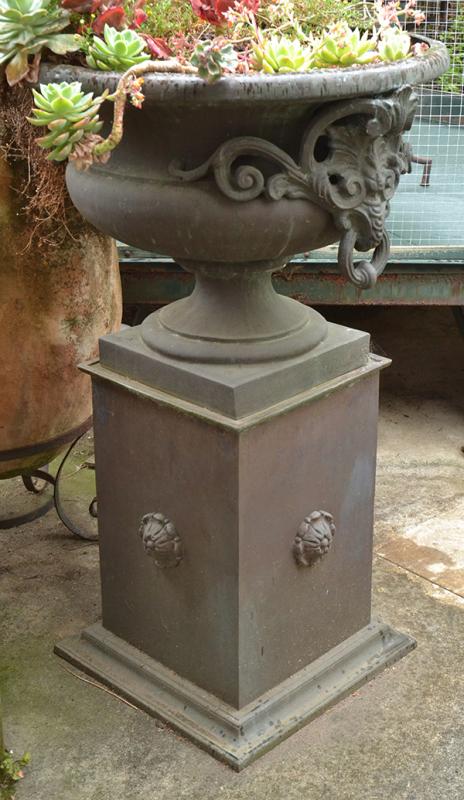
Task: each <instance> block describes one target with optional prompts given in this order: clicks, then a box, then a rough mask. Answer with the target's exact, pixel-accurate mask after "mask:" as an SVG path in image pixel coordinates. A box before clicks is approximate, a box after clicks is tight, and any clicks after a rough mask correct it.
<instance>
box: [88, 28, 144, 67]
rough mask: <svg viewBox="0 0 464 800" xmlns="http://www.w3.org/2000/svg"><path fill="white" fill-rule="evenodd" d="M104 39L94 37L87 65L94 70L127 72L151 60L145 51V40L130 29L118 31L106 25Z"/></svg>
mask: <svg viewBox="0 0 464 800" xmlns="http://www.w3.org/2000/svg"><path fill="white" fill-rule="evenodd" d="M103 37H104V39H100V38H99V37H98V36H94V37H93V38H92V41H91V43H90V47H89V52H88V54H87V64H88V65H89V67H92V68H93V69H101V70H114V71H115V72H125V70H126V69H129V67H133V66H134V65H135V64H141V63H142V61H148V60H149V58H150V56H149V55H148V53H147V52H146V50H145V46H146V45H145V40H144V39H142V37H141V36H139V34H138V33H136V32H135V31H133V30H130V28H127V29H126V30H123V31H118V30H116V28H111V27H110V26H109V25H105V27H104V29H103Z"/></svg>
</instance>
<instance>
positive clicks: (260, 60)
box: [254, 36, 312, 73]
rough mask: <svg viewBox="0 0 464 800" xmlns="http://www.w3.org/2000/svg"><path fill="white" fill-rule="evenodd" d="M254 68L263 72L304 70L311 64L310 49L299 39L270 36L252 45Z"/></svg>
mask: <svg viewBox="0 0 464 800" xmlns="http://www.w3.org/2000/svg"><path fill="white" fill-rule="evenodd" d="M254 52H255V61H256V64H255V66H256V68H257V69H261V70H262V71H263V72H268V73H277V72H282V73H283V72H306V71H307V70H308V69H310V68H311V66H312V51H311V48H310V47H305V46H304V45H302V44H301V42H300V41H299V39H289V38H287V37H286V36H272V37H271V38H270V39H267V40H264V41H263V42H262V43H261V44H259V45H255V46H254Z"/></svg>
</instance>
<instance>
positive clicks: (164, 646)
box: [58, 325, 412, 769]
mask: <svg viewBox="0 0 464 800" xmlns="http://www.w3.org/2000/svg"><path fill="white" fill-rule="evenodd" d="M101 359H102V360H101V362H100V363H98V364H94V365H91V366H89V367H87V368H86V369H87V371H89V372H90V373H91V374H92V378H93V389H94V426H95V447H96V464H97V494H98V518H99V533H100V559H101V579H102V609H103V621H102V626H97V627H96V628H92V629H90V630H89V631H87V632H85V633H84V634H83V637H82V638H81V639H77V640H75V641H73V642H68V643H64V644H62V645H60V646H59V647H58V652H59V653H60V655H62V656H64V657H65V658H68V659H69V660H71V661H73V663H75V664H77V665H79V666H80V667H82V668H83V669H84V670H86V671H89V672H91V673H92V674H93V675H95V676H96V677H98V678H99V679H101V680H102V681H104V682H105V683H108V684H110V685H112V686H114V687H116V688H117V690H118V691H119V692H121V694H123V695H125V696H127V697H130V698H131V699H132V700H133V701H134V702H135V703H136V704H137V705H140V706H141V707H142V708H145V709H147V710H148V711H150V712H151V713H154V714H157V715H158V716H161V717H162V718H163V719H166V720H167V721H169V722H172V723H173V724H175V725H176V727H178V728H179V729H180V730H182V731H184V732H185V733H186V734H187V735H189V736H190V737H191V738H193V739H195V741H197V742H198V743H199V744H200V745H202V746H203V747H206V748H207V749H208V750H210V751H211V752H212V753H213V754H214V755H216V756H218V757H220V758H222V759H223V760H226V761H227V762H228V763H229V764H231V765H232V766H233V767H235V768H236V769H240V768H241V767H242V766H245V765H246V764H247V763H248V762H249V761H250V760H252V759H253V758H255V757H256V756H257V755H259V754H260V753H262V752H264V751H265V750H266V749H268V748H269V747H271V746H272V745H274V744H277V743H278V742H279V741H280V740H281V739H282V738H283V737H285V736H287V735H289V734H290V733H291V732H292V731H293V730H295V729H297V728H298V727H300V726H301V725H303V724H304V723H305V722H306V721H308V720H309V719H311V718H312V717H313V716H314V715H315V714H317V713H319V712H320V711H322V710H323V709H324V708H326V707H327V706H328V705H330V704H332V703H333V702H335V701H336V699H338V698H340V697H343V696H344V695H345V694H346V693H348V692H349V691H351V690H352V689H354V688H355V687H356V686H358V685H359V684H360V683H361V682H362V681H364V680H367V678H368V677H370V676H372V675H374V674H375V673H376V672H378V671H379V670H380V669H381V668H382V667H384V666H386V665H387V664H389V663H391V661H392V660H394V659H395V658H399V657H400V656H401V655H403V654H404V653H405V652H407V650H408V649H410V648H411V646H412V642H411V640H410V639H409V638H408V637H404V636H401V635H399V634H395V633H394V632H392V631H391V630H390V629H389V628H387V627H385V626H382V625H376V624H374V625H373V626H372V625H371V567H372V520H373V499H374V476H375V457H376V438H377V408H378V378H379V371H380V369H381V368H382V367H383V366H386V364H387V363H388V361H387V360H386V359H383V358H380V357H378V356H374V355H369V354H368V336H367V334H362V333H360V332H358V331H352V330H350V329H347V328H343V327H340V326H335V325H329V333H328V336H327V339H326V340H325V341H324V342H322V343H321V344H320V345H319V346H318V347H316V348H313V350H311V353H310V354H308V355H307V356H306V358H303V359H299V360H294V362H290V363H281V362H274V363H273V364H271V365H269V364H261V365H240V366H239V365H235V366H234V365H227V366H220V365H204V364H203V365H202V364H188V365H186V364H184V363H183V362H178V363H177V365H176V364H175V363H174V362H173V361H172V360H171V361H170V360H169V359H165V357H164V356H161V355H160V354H158V353H156V352H154V351H152V350H150V349H149V348H147V347H146V345H144V344H143V342H142V341H141V337H140V332H139V330H138V329H132V330H130V331H125V332H122V333H120V334H117V335H116V336H111V337H107V338H106V339H105V340H103V341H102V343H101ZM165 367H166V370H165V369H164V368H165ZM167 367H168V368H169V369H167ZM347 367H348V368H347ZM286 369H289V370H290V372H289V373H285V370H286ZM186 374H187V375H189V376H190V377H189V380H188V381H186V380H185V375H186ZM286 374H287V378H288V375H291V376H292V380H287V379H286ZM176 375H177V380H178V383H177V395H178V396H175V394H176V393H174V392H173V391H172V386H173V384H172V383H169V382H168V386H169V387H170V388H171V392H170V393H168V391H167V390H166V388H167V386H166V383H165V380H167V381H171V380H172V379H173V376H174V378H175V377H176ZM166 376H167V377H166ZM321 376H322V377H323V380H322V382H321ZM213 378H214V379H213ZM250 381H251V384H252V385H254V390H253V392H251V394H250V393H249V394H247V393H246V391H245V389H246V387H247V386H248V385H249V384H250ZM273 381H274V383H273ZM305 381H306V388H305V389H304V390H302V386H304V382H305ZM156 383H158V386H156ZM150 384H151V385H150ZM212 386H215V387H216V388H214V391H210V394H209V395H208V389H210V390H211V387H212ZM273 386H274V387H277V389H273V388H272V387H273ZM194 389H195V390H196V391H197V395H196V396H195V395H194V393H193V390H194ZM179 395H180V396H179ZM194 396H195V397H196V401H197V402H193V401H192V397H194ZM224 397H229V400H230V398H232V400H233V402H232V400H231V405H230V407H227V405H226V406H225V409H226V410H219V409H220V408H221V402H222V400H223V399H224ZM218 398H219V400H220V401H221V402H219V401H218ZM237 398H241V400H240V402H238V403H237ZM227 411H229V413H227Z"/></svg>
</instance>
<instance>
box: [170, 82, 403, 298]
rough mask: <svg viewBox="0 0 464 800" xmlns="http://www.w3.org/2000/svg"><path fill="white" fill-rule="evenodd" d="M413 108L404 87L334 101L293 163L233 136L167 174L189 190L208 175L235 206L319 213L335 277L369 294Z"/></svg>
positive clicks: (380, 265) (383, 256)
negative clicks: (332, 229) (269, 169)
mask: <svg viewBox="0 0 464 800" xmlns="http://www.w3.org/2000/svg"><path fill="white" fill-rule="evenodd" d="M416 107H417V96H416V95H415V93H414V92H413V90H412V88H411V87H410V86H405V87H403V88H402V89H399V90H397V91H394V92H392V93H390V94H388V95H383V96H382V97H379V98H376V99H369V98H363V97H361V98H355V99H352V100H339V101H335V102H333V103H330V104H324V105H323V106H322V107H321V109H320V110H319V111H316V113H315V114H314V115H313V116H312V118H311V120H310V122H309V125H308V127H307V128H306V131H305V133H304V135H303V139H302V142H301V148H300V157H299V160H298V162H296V161H295V160H294V159H293V158H292V157H291V156H289V155H288V154H287V153H286V152H285V151H284V150H282V149H281V148H280V147H277V146H276V145H274V144H272V143H271V142H269V141H266V140H265V139H260V138H258V137H254V136H239V137H236V138H234V139H230V140H228V141H226V142H224V144H222V145H221V146H220V147H218V148H217V150H216V151H215V152H214V153H213V154H212V155H211V156H210V158H208V159H207V160H206V161H205V162H204V163H203V164H201V165H200V166H198V167H196V168H195V169H184V168H183V166H181V165H180V164H179V163H177V162H173V163H172V164H171V165H170V170H169V171H170V174H171V175H173V176H175V177H177V178H179V179H181V180H183V181H188V182H192V181H198V180H201V179H202V178H205V177H206V176H207V175H208V174H210V173H212V174H213V176H214V179H215V181H216V184H217V187H218V188H219V190H220V191H221V192H222V193H223V194H224V195H225V196H226V197H228V198H229V199H230V200H235V201H237V202H242V203H243V202H248V201H250V200H255V199H256V198H258V197H260V196H264V197H266V198H267V199H268V200H270V201H278V200H280V199H282V198H289V199H296V198H298V199H306V200H310V201H312V202H314V203H316V204H318V205H320V206H322V207H324V208H325V209H326V210H327V211H329V212H330V214H331V215H332V217H333V220H334V222H335V224H336V226H337V228H338V229H339V230H340V233H341V239H340V244H339V250H338V264H339V268H340V270H341V272H342V274H343V275H345V276H346V277H347V278H348V279H349V280H350V281H351V282H352V283H353V284H354V285H355V286H356V287H358V288H360V289H370V288H372V287H373V286H374V285H375V282H376V280H377V277H378V276H379V275H380V274H381V273H382V272H383V270H384V268H385V266H386V263H387V261H388V257H389V253H390V242H389V237H388V234H387V233H386V231H385V220H386V218H387V216H388V213H389V208H390V200H391V198H392V197H393V195H394V193H395V191H396V188H397V186H398V183H399V179H400V176H401V175H402V174H404V173H406V172H409V171H410V169H411V157H412V152H411V148H410V146H409V144H407V143H405V142H404V141H403V138H402V133H403V132H404V131H407V130H409V129H410V127H411V125H412V121H413V118H414V114H415V111H416ZM253 158H255V159H256V158H259V159H263V158H264V159H265V160H266V161H267V162H269V163H270V164H273V165H275V166H276V167H277V168H278V171H276V172H274V173H273V174H272V175H270V176H265V175H264V174H263V172H262V171H261V170H260V169H259V168H258V166H256V165H254V164H253V163H250V164H246V163H245V164H244V163H243V161H244V159H253ZM238 159H240V164H239V165H238V166H237V164H236V162H237V160H238ZM371 248H374V252H373V255H372V258H371V260H367V259H363V260H361V261H359V262H358V263H354V261H353V251H354V250H358V251H367V250H369V249H371Z"/></svg>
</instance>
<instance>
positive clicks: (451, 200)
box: [388, 0, 464, 260]
mask: <svg viewBox="0 0 464 800" xmlns="http://www.w3.org/2000/svg"><path fill="white" fill-rule="evenodd" d="M418 5H420V7H421V8H422V9H424V11H425V13H426V15H427V21H426V23H425V26H421V31H423V32H424V33H425V34H426V35H427V36H430V37H432V38H436V39H440V40H441V41H443V42H445V43H446V44H447V46H448V48H449V51H450V56H451V65H450V68H449V70H448V72H447V73H446V74H445V75H443V76H442V77H441V78H439V79H438V80H437V81H435V82H434V83H433V84H429V85H424V86H421V87H419V89H418V94H419V101H420V103H419V111H418V115H417V117H416V121H415V122H414V125H413V128H412V130H411V132H410V134H409V135H408V139H409V141H410V143H411V145H412V148H413V152H414V155H415V156H416V157H417V160H418V161H419V162H421V163H414V164H413V168H412V172H411V174H410V175H407V176H404V177H403V178H402V181H401V184H400V189H399V191H398V193H397V195H396V196H395V198H394V200H393V202H392V207H391V216H390V218H389V222H388V228H389V231H390V234H391V238H392V244H393V245H394V246H397V247H398V246H399V247H402V248H403V247H404V248H413V249H418V250H419V249H424V248H425V249H437V250H439V251H440V252H443V258H446V257H447V249H450V250H451V249H452V250H453V251H455V250H456V247H458V248H461V247H462V258H463V260H464V0H454V2H447V1H446V0H445V1H444V2H443V0H420V2H418Z"/></svg>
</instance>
